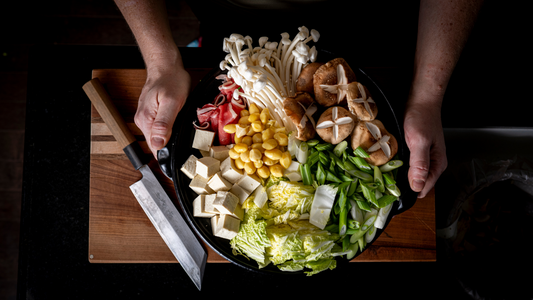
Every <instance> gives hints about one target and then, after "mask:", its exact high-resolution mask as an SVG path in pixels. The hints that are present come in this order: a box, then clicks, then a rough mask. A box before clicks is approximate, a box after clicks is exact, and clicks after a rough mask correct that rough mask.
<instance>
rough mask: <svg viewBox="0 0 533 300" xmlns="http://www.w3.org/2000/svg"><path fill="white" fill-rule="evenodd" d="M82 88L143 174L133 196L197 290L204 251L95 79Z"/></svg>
mask: <svg viewBox="0 0 533 300" xmlns="http://www.w3.org/2000/svg"><path fill="white" fill-rule="evenodd" d="M83 90H84V91H85V93H86V94H87V96H88V97H89V99H90V100H91V102H92V103H93V105H94V107H95V108H96V110H97V111H98V113H99V114H100V116H102V119H103V120H104V122H105V123H106V124H107V126H108V127H109V129H110V130H111V133H113V136H114V137H115V139H116V140H117V141H118V143H119V144H120V146H121V147H122V148H123V150H124V152H125V153H126V155H127V156H128V158H129V159H130V161H131V163H132V164H133V166H134V167H135V169H137V170H139V171H140V172H141V173H142V175H143V177H142V179H141V180H139V181H138V182H136V183H134V184H132V185H131V186H130V189H131V191H132V192H133V194H134V195H135V198H136V199H137V201H138V202H139V204H140V205H141V207H142V208H143V210H144V212H145V213H146V215H147V216H148V218H149V219H150V221H151V222H152V224H153V225H154V227H155V228H156V229H157V231H158V232H159V234H160V235H161V237H162V238H163V240H164V241H165V243H166V244H167V246H168V247H169V248H170V250H171V251H172V253H173V254H174V256H175V257H176V259H177V260H178V262H179V263H180V264H181V266H182V267H183V268H184V269H185V271H186V272H187V274H188V275H189V277H190V278H191V280H192V281H193V282H194V284H195V285H196V287H197V288H198V289H199V290H201V287H202V279H203V275H204V269H205V264H206V261H207V252H206V251H205V249H204V248H203V246H202V244H201V243H200V242H199V240H198V239H197V238H196V236H195V235H194V233H193V232H192V231H191V229H190V228H189V226H188V225H187V223H186V222H185V220H184V219H183V217H182V216H181V214H180V212H179V211H178V210H177V209H176V206H175V205H174V204H173V203H172V201H171V200H170V198H169V197H168V195H167V194H166V192H165V190H164V189H163V187H162V186H161V184H160V183H159V181H158V180H157V178H156V177H155V176H154V174H153V172H152V170H151V169H150V167H149V166H148V165H147V164H146V163H145V162H144V161H143V156H144V152H143V150H142V149H141V147H140V146H139V143H138V142H137V141H136V139H135V137H134V136H133V134H132V133H131V131H130V130H129V128H128V127H127V125H126V123H125V122H124V120H123V119H122V117H121V116H120V114H119V113H118V111H117V109H116V107H115V106H114V104H113V102H112V101H111V98H110V97H109V95H108V94H107V92H106V90H105V88H104V86H103V85H102V83H101V82H100V80H99V79H98V78H94V79H92V80H90V81H89V82H87V83H85V84H84V85H83Z"/></svg>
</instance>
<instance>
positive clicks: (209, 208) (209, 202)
mask: <svg viewBox="0 0 533 300" xmlns="http://www.w3.org/2000/svg"><path fill="white" fill-rule="evenodd" d="M216 198H217V194H216V193H213V194H207V195H205V199H204V211H205V212H206V213H211V214H219V213H220V212H219V211H218V209H216V208H215V207H214V206H213V202H215V199H216Z"/></svg>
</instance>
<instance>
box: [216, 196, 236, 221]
mask: <svg viewBox="0 0 533 300" xmlns="http://www.w3.org/2000/svg"><path fill="white" fill-rule="evenodd" d="M238 205H239V198H237V196H235V195H234V194H233V193H232V192H226V191H220V192H217V198H216V199H215V201H214V202H213V206H214V207H215V208H216V209H217V210H218V211H219V212H220V213H221V214H227V215H231V214H233V213H234V212H235V209H236V208H237V206H238Z"/></svg>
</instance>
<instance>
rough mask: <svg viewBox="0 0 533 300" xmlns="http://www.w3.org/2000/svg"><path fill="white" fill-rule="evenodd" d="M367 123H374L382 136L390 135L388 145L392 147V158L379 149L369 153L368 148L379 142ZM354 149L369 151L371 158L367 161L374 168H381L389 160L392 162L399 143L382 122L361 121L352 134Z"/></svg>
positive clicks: (375, 120)
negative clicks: (359, 148)
mask: <svg viewBox="0 0 533 300" xmlns="http://www.w3.org/2000/svg"><path fill="white" fill-rule="evenodd" d="M366 123H372V124H374V125H376V126H377V127H378V128H379V130H380V131H381V136H385V135H388V136H389V137H390V139H389V140H388V141H387V143H388V144H389V146H390V149H391V155H390V157H387V156H386V155H385V153H384V152H383V150H382V149H381V148H379V149H378V150H376V151H373V152H369V151H368V148H370V147H371V146H372V145H374V144H375V143H376V142H377V141H376V139H375V138H374V137H373V136H372V134H371V133H370V131H369V130H368V128H367V126H366ZM351 146H352V149H354V150H355V149H357V147H359V146H361V148H363V150H365V151H367V153H368V155H369V157H368V158H365V160H366V161H367V162H368V163H369V164H371V165H374V166H381V165H383V164H385V163H387V162H388V161H389V160H391V159H392V158H393V157H394V155H396V153H397V152H398V141H396V138H395V137H394V136H393V135H392V134H390V133H389V132H388V131H387V129H386V128H385V126H384V125H383V123H382V122H381V121H380V120H377V119H374V120H372V121H368V122H367V121H359V122H358V123H357V124H356V125H355V128H354V130H353V132H352V145H351Z"/></svg>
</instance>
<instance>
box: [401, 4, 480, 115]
mask: <svg viewBox="0 0 533 300" xmlns="http://www.w3.org/2000/svg"><path fill="white" fill-rule="evenodd" d="M481 3H482V1H481V0H454V1H438V0H422V1H421V2H420V13H419V23H418V38H417V46H416V54H415V64H414V77H413V83H412V89H411V97H410V101H409V105H413V104H416V105H431V106H434V107H435V106H437V107H438V108H439V109H440V106H441V104H442V98H443V96H444V92H445V90H446V87H447V85H448V81H449V79H450V77H451V74H452V72H453V70H454V68H455V66H456V63H457V61H458V59H459V56H460V54H461V52H462V50H463V47H464V45H465V43H466V40H467V38H468V35H469V34H470V31H471V29H472V27H473V24H474V21H475V19H476V15H477V12H478V10H479V8H480V6H481Z"/></svg>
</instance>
